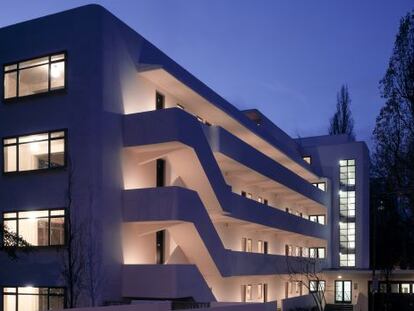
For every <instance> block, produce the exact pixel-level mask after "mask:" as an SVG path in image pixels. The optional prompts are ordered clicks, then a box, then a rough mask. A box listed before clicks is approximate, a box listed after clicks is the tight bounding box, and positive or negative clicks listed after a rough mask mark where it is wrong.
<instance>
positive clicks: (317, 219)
mask: <svg viewBox="0 0 414 311" xmlns="http://www.w3.org/2000/svg"><path fill="white" fill-rule="evenodd" d="M311 217H316V221H313V220H311ZM319 217H323V223H320V222H319ZM308 219H309V221H312V222H314V223H317V224H320V225H322V226H324V225H326V215H323V214H315V215H309V217H308Z"/></svg>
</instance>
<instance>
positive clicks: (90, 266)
mask: <svg viewBox="0 0 414 311" xmlns="http://www.w3.org/2000/svg"><path fill="white" fill-rule="evenodd" d="M93 205H94V200H93V191H92V187H89V204H88V207H89V209H88V212H89V213H88V217H87V224H88V225H87V226H86V236H85V238H86V255H87V256H86V291H87V293H88V296H89V298H90V305H91V306H93V307H95V306H96V305H97V302H98V299H99V297H98V293H99V289H100V287H101V286H102V282H103V280H104V277H103V276H102V273H101V268H102V257H101V256H100V241H101V239H100V238H99V236H100V235H99V232H100V226H99V222H98V221H97V219H98V218H96V217H95V215H94V206H93Z"/></svg>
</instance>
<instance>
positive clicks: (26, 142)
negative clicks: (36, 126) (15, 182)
mask: <svg viewBox="0 0 414 311" xmlns="http://www.w3.org/2000/svg"><path fill="white" fill-rule="evenodd" d="M65 151H66V132H65V131H53V132H45V133H38V134H32V135H26V136H16V137H9V138H5V139H3V172H5V173H9V172H24V171H34V170H43V169H51V168H57V167H64V166H65V165H66V156H65Z"/></svg>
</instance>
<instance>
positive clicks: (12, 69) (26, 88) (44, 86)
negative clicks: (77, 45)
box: [4, 53, 66, 99]
mask: <svg viewBox="0 0 414 311" xmlns="http://www.w3.org/2000/svg"><path fill="white" fill-rule="evenodd" d="M65 66H66V56H65V54H64V53H61V54H54V55H49V56H45V57H40V58H35V59H31V60H28V61H24V62H19V63H14V64H9V65H6V66H4V99H13V98H18V97H24V96H30V95H36V94H41V93H46V92H51V91H56V90H62V89H64V88H65Z"/></svg>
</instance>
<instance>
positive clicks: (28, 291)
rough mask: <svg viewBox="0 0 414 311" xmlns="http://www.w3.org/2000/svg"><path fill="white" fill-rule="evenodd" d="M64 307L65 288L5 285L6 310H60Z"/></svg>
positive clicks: (4, 301)
mask: <svg viewBox="0 0 414 311" xmlns="http://www.w3.org/2000/svg"><path fill="white" fill-rule="evenodd" d="M63 307H64V289H63V288H56V287H55V288H53V287H51V288H48V287H4V288H3V310H4V311H38V310H60V309H63Z"/></svg>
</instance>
